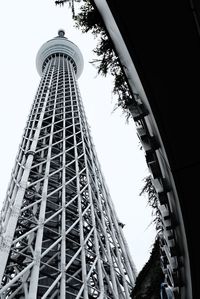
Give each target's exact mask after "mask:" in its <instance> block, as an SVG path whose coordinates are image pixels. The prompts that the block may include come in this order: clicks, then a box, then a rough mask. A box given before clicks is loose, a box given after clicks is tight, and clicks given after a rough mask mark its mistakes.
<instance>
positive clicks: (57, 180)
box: [0, 54, 136, 299]
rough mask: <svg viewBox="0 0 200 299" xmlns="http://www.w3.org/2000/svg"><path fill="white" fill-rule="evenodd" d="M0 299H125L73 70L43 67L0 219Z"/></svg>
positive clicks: (66, 63) (115, 238) (127, 286)
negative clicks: (0, 285) (0, 279)
mask: <svg viewBox="0 0 200 299" xmlns="http://www.w3.org/2000/svg"><path fill="white" fill-rule="evenodd" d="M0 263H1V269H0V276H1V278H2V287H1V289H0V298H15V299H17V298H28V299H32V298H43V299H44V298H68V299H75V298H76V299H78V298H84V299H91V298H102V299H103V298H110V299H111V298H120V299H121V298H129V297H130V292H131V289H132V287H133V285H134V281H135V275H136V273H135V268H134V265H133V263H132V260H131V257H130V254H129V251H128V248H127V246H126V242H125V240H124V236H123V233H122V228H121V226H120V224H119V222H118V219H117V216H116V213H115V210H114V207H113V204H112V201H111V199H110V195H109V192H108V189H107V187H106V185H105V181H104V178H103V175H102V172H101V168H100V165H99V162H98V159H97V155H96V153H95V149H94V145H93V143H92V139H91V136H90V132H89V128H88V125H87V119H86V116H85V113H84V109H83V105H82V101H81V97H80V93H79V90H78V86H77V81H76V77H75V70H74V67H73V64H72V63H71V61H70V60H68V59H67V58H66V57H65V56H64V55H62V54H56V55H52V56H51V57H49V58H48V61H46V64H45V69H44V71H43V76H42V79H41V82H40V85H39V88H38V91H37V94H36V97H35V100H34V103H33V106H32V109H31V112H30V115H29V118H28V121H27V125H26V128H25V130H24V134H23V138H22V142H21V144H20V147H19V152H18V155H17V157H16V162H15V166H14V168H13V171H12V175H11V181H10V184H9V187H8V191H7V195H6V199H5V201H4V205H3V209H2V212H1V243H0Z"/></svg>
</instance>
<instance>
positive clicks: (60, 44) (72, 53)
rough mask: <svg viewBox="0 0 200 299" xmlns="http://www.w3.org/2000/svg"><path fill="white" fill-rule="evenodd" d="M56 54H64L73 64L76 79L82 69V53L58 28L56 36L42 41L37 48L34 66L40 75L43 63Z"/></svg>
mask: <svg viewBox="0 0 200 299" xmlns="http://www.w3.org/2000/svg"><path fill="white" fill-rule="evenodd" d="M54 54H55V55H56V54H64V55H66V57H68V58H69V60H71V61H72V62H73V63H74V64H75V72H76V77H77V79H78V78H79V77H80V75H81V74H82V71H83V65H84V61H83V55H82V53H81V51H80V50H79V48H78V47H77V46H76V45H75V44H74V43H73V42H71V41H70V40H68V39H67V38H66V37H65V31H64V30H62V29H60V30H59V31H58V36H57V37H55V38H53V39H51V40H49V41H47V42H46V43H44V44H43V45H42V46H41V48H40V49H39V51H38V53H37V56H36V68H37V71H38V73H39V75H40V76H42V73H43V70H44V67H45V63H46V62H47V60H48V59H49V58H50V57H51V56H52V55H54Z"/></svg>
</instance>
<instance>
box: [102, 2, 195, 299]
mask: <svg viewBox="0 0 200 299" xmlns="http://www.w3.org/2000/svg"><path fill="white" fill-rule="evenodd" d="M107 3H108V5H109V7H110V9H111V12H112V14H113V17H114V19H115V21H116V23H117V25H118V27H119V30H120V32H121V34H122V36H123V39H124V41H125V43H126V46H127V48H128V50H129V52H130V55H131V57H132V60H133V63H134V65H135V67H136V70H137V72H138V74H139V77H140V79H141V82H142V85H143V87H144V90H145V93H146V95H147V98H148V100H149V104H150V106H151V109H152V112H153V115H154V118H155V120H156V123H157V126H158V128H159V131H160V134H161V138H162V141H163V144H164V147H165V150H166V153H167V157H168V160H169V163H170V167H171V171H172V174H173V177H174V181H175V185H176V188H177V192H178V196H179V200H180V205H181V210H182V215H183V220H184V224H185V230H186V236H187V241H188V247H189V257H190V262H191V271H192V287H193V298H200V283H199V274H198V273H199V269H200V263H199V260H200V259H199V249H198V245H197V242H198V236H199V232H198V228H199V219H200V214H199V211H200V210H199V208H198V201H199V190H198V186H199V178H200V175H199V173H200V163H199V162H200V150H199V142H198V139H199V135H200V134H199V130H200V125H199V123H200V115H199V110H200V108H199V100H200V36H199V30H198V19H199V7H200V4H199V3H198V2H197V1H196V3H193V6H192V4H191V3H192V1H191V2H190V1H189V0H188V1H186V0H177V1H172V0H171V1H170V0H165V1H158V0H156V1H146V0H137V1H133V0H132V1H131V0H125V1H121V0H107ZM188 299H190V298H188Z"/></svg>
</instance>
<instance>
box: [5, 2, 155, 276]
mask: <svg viewBox="0 0 200 299" xmlns="http://www.w3.org/2000/svg"><path fill="white" fill-rule="evenodd" d="M61 28H62V29H64V30H65V32H66V36H67V37H68V38H69V39H70V40H71V41H73V42H74V43H75V44H76V45H77V46H78V47H79V48H80V50H81V52H82V54H83V57H84V71H83V73H82V76H81V77H80V79H79V88H80V92H81V95H82V99H83V104H84V107H85V110H86V115H87V119H88V123H89V125H90V128H91V134H92V138H93V141H94V144H95V148H96V151H97V155H98V159H99V161H100V164H101V168H102V171H103V174H104V177H105V179H106V183H107V186H108V188H109V190H110V194H111V197H112V200H113V202H114V205H115V208H116V211H117V214H118V217H119V219H120V220H121V222H123V223H124V224H125V226H124V229H123V230H124V234H125V237H126V240H127V243H128V246H129V249H130V252H131V255H132V259H133V261H134V262H135V265H136V268H137V270H138V271H140V270H141V268H142V267H143V265H144V264H145V263H146V262H147V260H148V258H149V254H150V252H151V249H152V244H153V242H154V238H155V234H156V232H155V228H154V226H153V225H150V226H149V224H150V223H151V221H152V219H153V218H152V216H151V213H152V210H151V208H150V207H148V205H147V199H146V198H145V197H143V196H139V193H140V191H141V189H142V187H143V185H144V182H143V179H144V177H145V176H147V175H148V174H149V172H148V169H147V165H146V162H145V157H144V152H143V151H141V150H140V149H139V147H140V145H139V139H138V137H137V135H136V129H135V123H134V121H133V120H130V122H129V124H127V123H126V120H125V116H124V115H123V114H122V111H121V110H120V108H119V109H118V110H116V111H115V112H112V111H113V108H114V105H115V103H116V99H115V97H114V96H113V95H112V87H113V86H112V78H111V77H109V78H105V77H101V76H97V70H96V69H95V68H94V66H92V65H91V64H90V63H89V61H91V60H92V59H93V58H96V56H94V54H93V53H92V49H94V47H95V44H96V40H95V39H94V38H93V37H92V36H91V35H90V34H82V33H81V32H80V31H79V30H77V29H75V28H74V27H73V22H72V20H71V12H70V10H69V9H68V5H65V6H64V7H60V6H55V4H54V1H53V0H42V1H41V0H34V1H27V0H19V1H16V0H9V1H2V2H1V9H0V38H1V47H0V57H1V59H0V82H1V88H0V92H1V98H0V109H1V110H0V140H1V143H0V145H1V146H0V208H1V203H2V201H3V200H4V198H5V194H6V190H7V186H8V183H9V181H10V175H11V170H12V168H13V166H14V161H15V157H16V154H17V151H18V146H19V144H20V142H21V138H22V134H23V130H24V128H25V124H26V121H27V117H28V114H29V111H30V109H31V105H32V102H33V100H34V96H35V94H36V90H37V87H38V85H39V81H40V77H39V75H38V74H37V71H36V67H35V58H36V54H37V51H38V49H39V48H40V46H41V45H42V44H43V43H44V42H46V41H47V40H49V39H51V38H53V37H55V36H57V32H58V29H61Z"/></svg>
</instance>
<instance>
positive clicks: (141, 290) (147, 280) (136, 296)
mask: <svg viewBox="0 0 200 299" xmlns="http://www.w3.org/2000/svg"><path fill="white" fill-rule="evenodd" d="M163 281H164V274H163V271H162V270H161V264H160V245H159V238H157V239H156V240H155V243H154V246H153V249H152V252H151V254H150V258H149V260H148V262H147V263H146V264H145V265H144V267H143V268H142V270H141V271H140V273H139V274H138V276H137V278H136V282H135V287H134V289H133V291H132V294H131V298H132V299H142V298H143V299H160V285H161V283H162V282H163Z"/></svg>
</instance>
